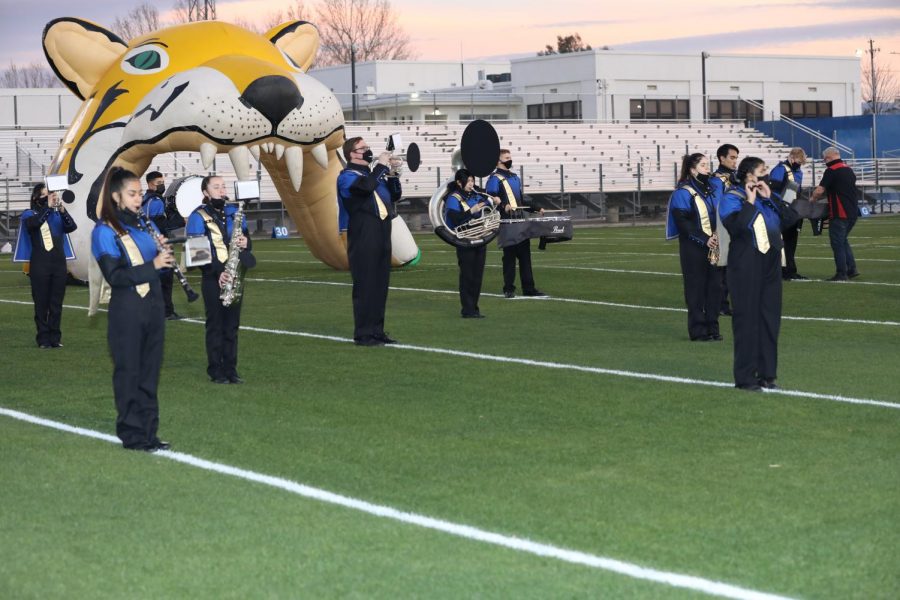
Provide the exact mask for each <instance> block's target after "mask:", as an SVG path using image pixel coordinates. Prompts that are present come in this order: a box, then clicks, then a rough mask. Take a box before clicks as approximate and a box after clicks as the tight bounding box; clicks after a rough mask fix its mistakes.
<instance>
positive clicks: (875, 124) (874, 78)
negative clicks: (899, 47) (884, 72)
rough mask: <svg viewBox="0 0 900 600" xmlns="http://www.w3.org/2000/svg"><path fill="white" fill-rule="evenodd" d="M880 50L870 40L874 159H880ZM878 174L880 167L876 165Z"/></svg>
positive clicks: (870, 94) (870, 98)
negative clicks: (877, 56)
mask: <svg viewBox="0 0 900 600" xmlns="http://www.w3.org/2000/svg"><path fill="white" fill-rule="evenodd" d="M878 51H879V48H876V47H875V40H871V39H870V40H869V61H870V62H869V69H870V72H869V76H870V78H871V79H870V82H869V83H870V92H869V96H870V97H869V110H870V111H871V112H872V159H873V160H877V159H878V120H877V119H876V113H877V112H878V87H877V86H878V78H877V76H876V74H875V53H876V52H878ZM875 170H876V173H877V171H878V165H877V163H876V165H875Z"/></svg>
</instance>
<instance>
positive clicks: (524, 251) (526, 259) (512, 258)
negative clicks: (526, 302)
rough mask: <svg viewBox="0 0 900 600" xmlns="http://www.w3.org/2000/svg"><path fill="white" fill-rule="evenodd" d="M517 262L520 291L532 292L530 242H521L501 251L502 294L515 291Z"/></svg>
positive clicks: (533, 289) (533, 288)
mask: <svg viewBox="0 0 900 600" xmlns="http://www.w3.org/2000/svg"><path fill="white" fill-rule="evenodd" d="M517 260H518V261H519V279H521V280H522V291H523V292H524V293H526V294H528V293H530V292H534V291H535V290H536V289H537V288H535V286H534V275H533V274H532V272H531V240H523V241H521V242H519V243H518V244H516V245H514V246H507V247H506V248H504V249H503V292H504V293H506V292H515V291H516V261H517Z"/></svg>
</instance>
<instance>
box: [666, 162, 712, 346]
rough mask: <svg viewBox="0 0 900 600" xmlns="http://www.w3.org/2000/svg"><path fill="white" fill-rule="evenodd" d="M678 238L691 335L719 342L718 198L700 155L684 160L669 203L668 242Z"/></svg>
mask: <svg viewBox="0 0 900 600" xmlns="http://www.w3.org/2000/svg"><path fill="white" fill-rule="evenodd" d="M676 237H677V238H678V255H679V257H680V259H681V275H682V279H683V280H684V302H685V304H686V305H687V311H688V336H689V337H690V339H691V341H695V342H712V341H720V340H721V339H722V336H721V335H720V334H719V303H720V300H721V294H722V290H721V285H720V277H719V272H718V270H717V268H716V267H717V261H716V260H714V259H715V258H716V257H717V256H718V249H719V239H718V236H717V235H716V203H715V195H714V192H713V189H712V187H711V186H710V183H709V159H707V158H706V156H704V155H703V154H700V153H696V154H690V155H687V156H685V157H684V159H683V160H682V161H681V175H680V177H679V178H678V187H677V188H676V189H675V191H674V192H672V196H671V197H670V198H669V214H668V216H667V218H666V239H669V240H671V239H674V238H676Z"/></svg>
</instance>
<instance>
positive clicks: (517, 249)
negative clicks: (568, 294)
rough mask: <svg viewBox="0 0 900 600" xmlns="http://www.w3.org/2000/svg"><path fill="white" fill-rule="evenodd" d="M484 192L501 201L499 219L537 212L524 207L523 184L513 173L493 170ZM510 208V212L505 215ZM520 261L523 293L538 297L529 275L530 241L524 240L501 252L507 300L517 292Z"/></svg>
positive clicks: (530, 272)
mask: <svg viewBox="0 0 900 600" xmlns="http://www.w3.org/2000/svg"><path fill="white" fill-rule="evenodd" d="M484 190H485V192H486V193H487V194H488V195H490V196H496V197H498V198H500V206H499V207H498V210H499V211H500V218H501V219H503V220H506V219H516V218H521V213H518V212H517V211H527V212H531V213H533V212H536V210H537V209H535V208H534V207H532V206H530V205H528V204H526V203H525V201H524V199H523V197H522V180H521V179H519V176H518V175H516V174H515V173H513V172H512V171H509V170H506V169H500V168H498V169H497V170H495V171H494V172H493V173H492V174H491V176H490V178H489V179H488V181H487V184H486V185H485V186H484ZM507 206H510V207H512V209H513V212H509V213H507V212H506V207H507ZM517 260H518V261H519V278H520V279H521V282H522V292H523V293H524V294H525V295H526V296H528V295H536V294H538V293H539V292H538V290H537V287H536V286H535V284H534V274H533V273H532V271H531V240H529V239H525V240H523V241H521V242H519V243H518V244H516V245H514V246H507V247H506V248H503V293H504V294H506V295H507V296H510V295H512V294H514V293H515V291H516V261H517Z"/></svg>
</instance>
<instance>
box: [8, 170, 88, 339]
mask: <svg viewBox="0 0 900 600" xmlns="http://www.w3.org/2000/svg"><path fill="white" fill-rule="evenodd" d="M77 228H78V226H77V225H76V224H75V221H74V219H72V215H70V214H69V213H68V212H67V211H66V206H65V204H63V203H62V202H61V201H60V199H59V198H58V196H57V194H56V193H55V192H54V193H52V194H51V193H48V191H47V186H45V185H44V184H43V183H39V184H37V185H36V186H34V189H33V190H32V191H31V208H29V209H28V210H26V211H25V212H23V213H22V217H21V227H20V233H19V243H18V244H17V248H16V260H20V261H22V260H28V261H30V270H29V278H30V280H31V298H32V300H34V324H35V326H36V327H37V335H36V336H35V341H36V342H37V345H38V347H39V348H42V349H47V348H60V347H62V331H60V327H61V324H62V307H63V299H64V298H65V295H66V279H67V276H68V275H67V272H66V259H67V258H74V254H73V253H72V249H71V247H70V245H69V239H68V235H67V234H69V233H71V232H73V231H75V229H77ZM26 255H27V256H26Z"/></svg>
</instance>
